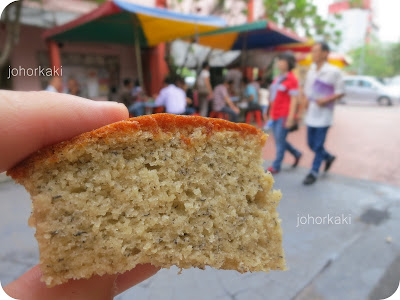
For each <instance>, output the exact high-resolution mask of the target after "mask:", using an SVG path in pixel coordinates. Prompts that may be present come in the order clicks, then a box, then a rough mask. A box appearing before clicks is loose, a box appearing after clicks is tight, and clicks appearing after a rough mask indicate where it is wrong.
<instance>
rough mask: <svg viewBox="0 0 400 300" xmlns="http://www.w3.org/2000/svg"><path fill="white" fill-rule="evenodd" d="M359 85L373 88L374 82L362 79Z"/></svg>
mask: <svg viewBox="0 0 400 300" xmlns="http://www.w3.org/2000/svg"><path fill="white" fill-rule="evenodd" d="M359 86H361V87H366V88H372V83H371V82H369V81H366V80H360V82H359Z"/></svg>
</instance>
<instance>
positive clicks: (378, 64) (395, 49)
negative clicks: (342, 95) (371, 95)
mask: <svg viewBox="0 0 400 300" xmlns="http://www.w3.org/2000/svg"><path fill="white" fill-rule="evenodd" d="M363 47H364V46H363ZM363 47H359V48H356V49H353V50H352V51H350V52H349V55H350V56H351V57H352V59H353V64H352V65H351V66H349V67H347V70H348V71H350V72H352V73H358V71H359V70H361V72H362V75H371V76H375V77H379V78H383V77H391V76H394V75H396V74H399V73H400V55H399V53H400V52H399V51H400V43H396V44H392V45H384V44H381V43H378V42H374V43H372V44H369V45H365V49H363ZM363 52H364V53H363Z"/></svg>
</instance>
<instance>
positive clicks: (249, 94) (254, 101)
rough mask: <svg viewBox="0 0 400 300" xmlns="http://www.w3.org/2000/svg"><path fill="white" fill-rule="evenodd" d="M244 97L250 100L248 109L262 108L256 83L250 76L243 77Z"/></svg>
mask: <svg viewBox="0 0 400 300" xmlns="http://www.w3.org/2000/svg"><path fill="white" fill-rule="evenodd" d="M243 85H244V86H245V89H244V98H245V100H246V101H247V102H248V107H247V111H254V110H261V107H260V105H259V104H258V92H257V89H256V87H255V86H254V84H252V83H251V82H250V81H249V79H248V78H246V77H245V78H243Z"/></svg>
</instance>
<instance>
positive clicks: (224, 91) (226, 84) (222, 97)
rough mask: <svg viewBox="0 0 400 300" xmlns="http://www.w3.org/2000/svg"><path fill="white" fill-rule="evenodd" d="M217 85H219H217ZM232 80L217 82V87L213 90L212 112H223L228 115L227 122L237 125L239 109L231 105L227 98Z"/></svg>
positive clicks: (223, 79)
mask: <svg viewBox="0 0 400 300" xmlns="http://www.w3.org/2000/svg"><path fill="white" fill-rule="evenodd" d="M218 83H219V84H218ZM232 85H233V80H229V81H227V80H226V79H225V78H222V77H221V78H219V79H218V80H217V86H216V87H215V88H214V93H213V94H214V99H213V105H212V107H213V111H217V112H224V113H227V114H228V115H229V120H231V121H232V122H235V123H237V122H238V120H239V113H240V109H239V108H238V107H236V105H235V104H233V102H232V100H231V98H229V93H228V88H230V87H232Z"/></svg>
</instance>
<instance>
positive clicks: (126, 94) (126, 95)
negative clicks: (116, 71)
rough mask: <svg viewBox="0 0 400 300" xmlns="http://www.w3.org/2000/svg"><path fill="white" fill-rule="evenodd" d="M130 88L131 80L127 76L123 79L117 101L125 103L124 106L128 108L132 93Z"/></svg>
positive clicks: (131, 86)
mask: <svg viewBox="0 0 400 300" xmlns="http://www.w3.org/2000/svg"><path fill="white" fill-rule="evenodd" d="M132 88H133V83H132V80H131V79H129V78H125V79H124V81H123V86H122V90H121V92H120V93H119V99H118V100H119V101H118V102H121V103H123V104H125V106H126V107H127V108H129V107H130V106H131V104H132V101H133V99H132V93H131V91H132Z"/></svg>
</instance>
